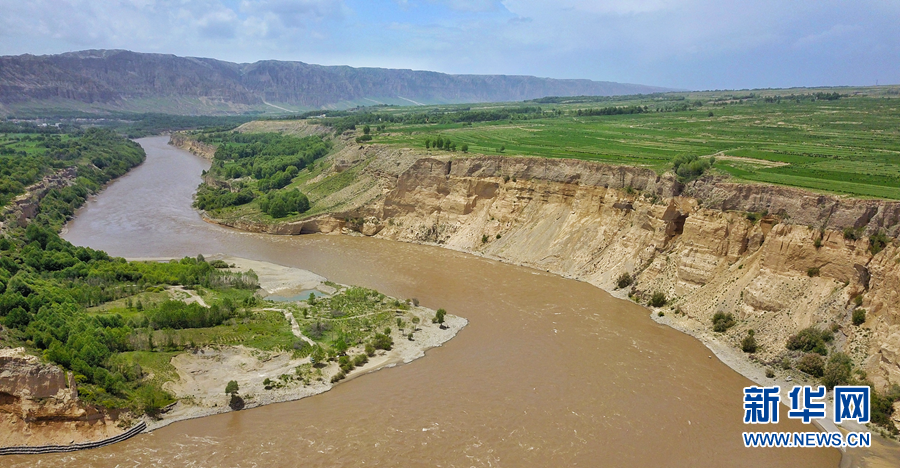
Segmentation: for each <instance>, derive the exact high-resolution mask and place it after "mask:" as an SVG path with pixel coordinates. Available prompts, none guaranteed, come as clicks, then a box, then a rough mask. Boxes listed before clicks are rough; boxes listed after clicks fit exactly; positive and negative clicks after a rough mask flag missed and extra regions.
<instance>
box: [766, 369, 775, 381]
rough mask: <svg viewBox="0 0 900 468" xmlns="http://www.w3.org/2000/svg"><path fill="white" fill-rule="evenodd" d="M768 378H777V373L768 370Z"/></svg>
mask: <svg viewBox="0 0 900 468" xmlns="http://www.w3.org/2000/svg"><path fill="white" fill-rule="evenodd" d="M766 377H768V378H770V379H774V378H775V371H773V370H772V369H766Z"/></svg>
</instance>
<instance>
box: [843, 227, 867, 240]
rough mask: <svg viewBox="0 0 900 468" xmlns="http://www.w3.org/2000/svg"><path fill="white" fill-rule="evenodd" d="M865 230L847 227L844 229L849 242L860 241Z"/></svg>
mask: <svg viewBox="0 0 900 468" xmlns="http://www.w3.org/2000/svg"><path fill="white" fill-rule="evenodd" d="M862 232H863V228H862V227H858V228H852V227H846V228H844V239H847V240H859V239H860V237H862Z"/></svg>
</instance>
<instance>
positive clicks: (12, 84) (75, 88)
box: [0, 50, 668, 115]
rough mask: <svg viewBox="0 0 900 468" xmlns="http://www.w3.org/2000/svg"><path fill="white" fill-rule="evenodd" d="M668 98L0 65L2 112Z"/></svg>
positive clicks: (482, 82)
mask: <svg viewBox="0 0 900 468" xmlns="http://www.w3.org/2000/svg"><path fill="white" fill-rule="evenodd" d="M659 91H668V90H667V89H664V88H659V87H653V86H644V85H636V84H625V83H614V82H607V81H591V80H569V79H552V78H537V77H533V76H518V75H450V74H445V73H437V72H430V71H416V70H398V69H386V68H354V67H349V66H323V65H312V64H307V63H303V62H289V61H277V60H264V61H259V62H254V63H231V62H225V61H221V60H215V59H209V58H195V57H179V56H175V55H164V54H148V53H138V52H131V51H127V50H86V51H80V52H70V53H64V54H58V55H30V54H25V55H16V56H2V57H0V111H3V112H4V113H5V114H7V115H9V114H10V113H12V112H15V111H21V110H23V109H37V108H44V109H53V108H63V109H72V110H80V111H89V112H90V111H94V112H101V111H113V110H118V111H134V112H167V113H175V114H235V113H244V112H253V111H256V112H262V111H268V112H297V111H305V110H313V109H335V108H347V107H355V106H358V105H375V104H399V105H413V104H439V103H464V102H473V103H474V102H501V101H520V100H527V99H535V98H540V97H546V96H579V95H594V96H610V95H624V94H645V93H653V92H659Z"/></svg>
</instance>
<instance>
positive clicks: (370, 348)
mask: <svg viewBox="0 0 900 468" xmlns="http://www.w3.org/2000/svg"><path fill="white" fill-rule="evenodd" d="M374 355H375V346H374V345H373V344H372V343H366V356H369V357H372V356H374Z"/></svg>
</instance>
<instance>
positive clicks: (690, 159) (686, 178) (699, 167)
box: [672, 155, 714, 183]
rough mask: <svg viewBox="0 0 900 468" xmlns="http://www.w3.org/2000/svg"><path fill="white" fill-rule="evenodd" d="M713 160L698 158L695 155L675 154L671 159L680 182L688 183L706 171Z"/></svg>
mask: <svg viewBox="0 0 900 468" xmlns="http://www.w3.org/2000/svg"><path fill="white" fill-rule="evenodd" d="M713 161H714V160H713V159H712V158H710V159H700V158H699V157H698V156H696V155H690V156H677V157H675V159H674V160H672V168H673V169H674V171H675V174H676V175H677V176H678V180H679V181H680V182H681V183H688V182H690V181H692V180H694V179H696V178H698V177H700V176H701V175H703V173H704V172H706V170H707V169H709V168H710V167H711V166H712V162H713Z"/></svg>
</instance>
